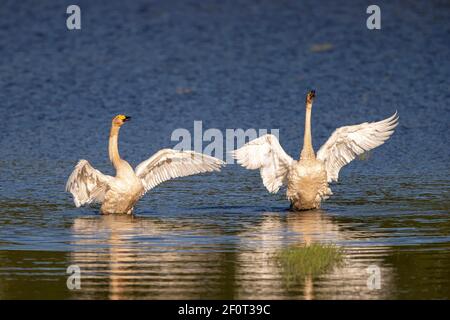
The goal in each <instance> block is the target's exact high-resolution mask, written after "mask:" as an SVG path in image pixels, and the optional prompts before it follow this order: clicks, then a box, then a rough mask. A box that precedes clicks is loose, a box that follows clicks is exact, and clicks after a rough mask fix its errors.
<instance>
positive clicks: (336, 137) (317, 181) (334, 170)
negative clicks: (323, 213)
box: [232, 90, 398, 210]
mask: <svg viewBox="0 0 450 320" xmlns="http://www.w3.org/2000/svg"><path fill="white" fill-rule="evenodd" d="M315 96H316V94H315V91H314V90H312V91H310V92H308V94H307V96H306V115H305V132H304V138H303V139H304V140H303V149H302V150H301V153H300V160H298V161H296V160H293V159H292V158H291V157H290V156H289V155H288V154H287V153H286V152H285V151H284V150H283V148H282V147H281V145H280V143H279V142H278V139H277V138H276V137H275V136H274V135H272V134H266V135H263V136H261V137H259V138H257V139H255V140H252V141H250V142H249V143H247V144H245V145H244V146H242V147H241V148H239V149H237V150H234V151H233V152H232V155H233V157H234V159H236V160H237V163H238V164H240V165H242V166H243V167H245V168H247V169H250V170H253V169H259V170H260V174H261V178H262V180H263V184H264V186H265V187H266V188H267V190H268V191H269V192H271V193H277V192H278V190H279V189H280V187H281V186H282V185H287V191H286V196H287V198H288V199H289V200H290V202H291V209H293V210H309V209H317V208H320V203H321V201H322V200H326V199H328V198H329V196H330V195H332V192H331V189H330V187H329V183H331V182H333V181H337V180H338V176H339V170H341V168H342V167H343V166H345V165H346V164H348V163H350V162H351V161H352V160H353V159H355V157H356V156H358V155H361V154H363V153H364V152H366V151H369V150H371V149H373V148H376V147H378V146H380V145H382V144H383V143H384V142H385V141H386V140H387V139H388V138H389V137H390V136H391V135H392V134H393V132H394V128H395V127H396V126H397V124H398V116H397V112H395V113H394V115H392V116H391V117H389V118H387V119H384V120H381V121H378V122H370V123H368V122H364V123H361V124H357V125H352V126H345V127H341V128H338V129H336V130H335V131H334V132H333V134H332V135H331V137H330V138H329V139H328V141H327V142H325V144H324V145H323V146H322V147H321V148H320V149H319V151H318V152H317V156H316V155H315V153H314V150H313V147H312V138H311V110H312V104H313V101H314V98H315Z"/></svg>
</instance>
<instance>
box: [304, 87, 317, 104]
mask: <svg viewBox="0 0 450 320" xmlns="http://www.w3.org/2000/svg"><path fill="white" fill-rule="evenodd" d="M315 97H316V90H311V91H309V92H308V94H307V95H306V104H307V105H309V106H311V105H312V103H313V101H314V98H315Z"/></svg>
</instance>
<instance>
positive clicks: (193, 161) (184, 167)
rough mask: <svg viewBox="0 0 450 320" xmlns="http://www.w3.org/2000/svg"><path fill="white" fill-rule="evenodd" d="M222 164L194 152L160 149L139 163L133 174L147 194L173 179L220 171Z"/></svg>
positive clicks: (215, 159)
mask: <svg viewBox="0 0 450 320" xmlns="http://www.w3.org/2000/svg"><path fill="white" fill-rule="evenodd" d="M224 164H225V163H224V162H223V161H222V160H219V159H217V158H214V157H211V156H207V155H204V154H201V153H197V152H194V151H178V150H173V149H162V150H160V151H158V152H157V153H155V154H154V155H153V156H152V157H150V158H149V159H147V160H145V161H144V162H142V163H140V164H139V165H138V166H137V167H136V169H135V173H136V175H137V176H138V177H139V178H140V179H141V181H142V184H143V185H144V189H145V192H147V191H148V190H150V189H153V188H154V187H156V186H157V185H158V184H160V183H162V182H164V181H167V180H170V179H173V178H178V177H185V176H190V175H194V174H198V173H204V172H211V171H220V168H221V167H222V166H223V165H224Z"/></svg>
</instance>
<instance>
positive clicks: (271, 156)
mask: <svg viewBox="0 0 450 320" xmlns="http://www.w3.org/2000/svg"><path fill="white" fill-rule="evenodd" d="M233 157H234V158H235V159H237V163H239V164H240V165H242V166H243V167H245V168H247V169H250V170H255V169H260V174H261V178H262V180H263V183H264V186H265V187H266V188H267V190H269V192H271V193H277V192H278V190H279V189H280V187H281V186H282V185H283V183H285V181H286V179H287V174H288V172H289V167H290V166H291V164H292V162H293V161H294V160H293V159H292V158H291V157H290V156H289V155H288V154H287V153H286V152H285V151H284V150H283V148H282V147H281V145H280V143H279V142H278V139H277V137H276V136H274V135H273V134H266V135H263V136H261V137H259V138H257V139H255V140H252V141H250V142H249V143H247V144H245V145H244V146H242V147H241V148H239V149H237V150H234V151H233Z"/></svg>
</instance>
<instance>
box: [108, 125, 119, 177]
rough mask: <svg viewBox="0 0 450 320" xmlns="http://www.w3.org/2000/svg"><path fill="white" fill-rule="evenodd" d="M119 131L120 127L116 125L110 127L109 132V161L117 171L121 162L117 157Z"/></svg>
mask: <svg viewBox="0 0 450 320" xmlns="http://www.w3.org/2000/svg"><path fill="white" fill-rule="evenodd" d="M119 130H120V127H119V126H116V125H114V124H113V125H112V126H111V132H110V134H109V148H108V149H109V160H111V162H112V164H113V166H114V168H116V170H117V169H118V166H119V163H120V161H121V159H120V155H119V145H118V139H119Z"/></svg>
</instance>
